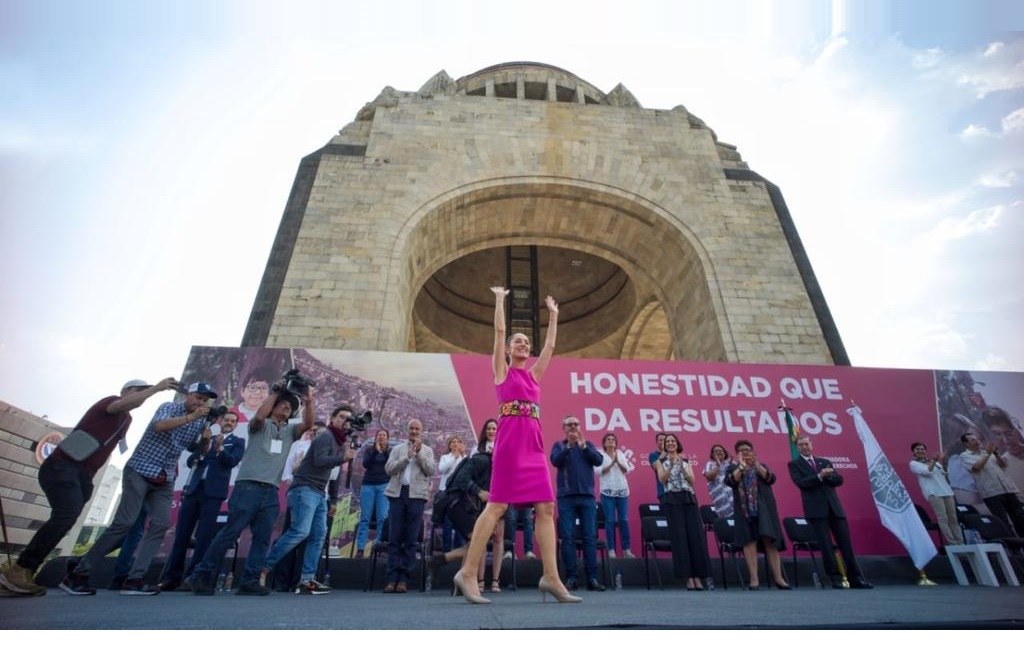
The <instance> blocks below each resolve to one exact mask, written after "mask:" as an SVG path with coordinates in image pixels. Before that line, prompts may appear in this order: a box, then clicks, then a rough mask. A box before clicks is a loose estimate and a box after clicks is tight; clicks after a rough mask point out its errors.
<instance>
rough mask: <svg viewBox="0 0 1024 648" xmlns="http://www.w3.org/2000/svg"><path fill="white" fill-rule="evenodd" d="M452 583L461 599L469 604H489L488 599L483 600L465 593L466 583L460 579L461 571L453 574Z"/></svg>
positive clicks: (477, 595)
mask: <svg viewBox="0 0 1024 648" xmlns="http://www.w3.org/2000/svg"><path fill="white" fill-rule="evenodd" d="M452 581H454V582H455V587H457V588H458V589H459V593H460V594H462V596H463V598H465V599H466V600H467V601H469V602H470V603H476V604H477V605H486V604H488V603H490V602H491V601H490V600H489V599H485V598H484V597H482V596H480V595H479V594H470V593H469V592H467V591H466V581H465V579H463V578H462V570H461V569H460V570H459V571H457V572H455V576H454V577H453V578H452Z"/></svg>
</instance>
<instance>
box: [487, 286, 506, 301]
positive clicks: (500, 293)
mask: <svg viewBox="0 0 1024 648" xmlns="http://www.w3.org/2000/svg"><path fill="white" fill-rule="evenodd" d="M491 292H492V293H494V294H495V296H497V297H501V298H502V299H504V298H505V297H507V296H508V288H505V287H504V286H491Z"/></svg>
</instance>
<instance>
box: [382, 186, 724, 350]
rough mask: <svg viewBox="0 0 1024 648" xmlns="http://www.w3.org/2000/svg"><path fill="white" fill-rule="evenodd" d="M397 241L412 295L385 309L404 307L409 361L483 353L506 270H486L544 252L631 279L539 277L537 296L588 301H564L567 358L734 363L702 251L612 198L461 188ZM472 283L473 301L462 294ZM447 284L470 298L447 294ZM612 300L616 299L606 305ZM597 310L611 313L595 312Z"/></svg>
mask: <svg viewBox="0 0 1024 648" xmlns="http://www.w3.org/2000/svg"><path fill="white" fill-rule="evenodd" d="M400 239H401V240H402V242H403V243H402V245H401V246H400V247H401V254H399V255H396V257H397V258H398V259H401V260H402V261H401V262H402V267H401V269H400V270H401V272H400V275H401V279H400V283H401V285H402V290H403V291H404V293H405V294H392V295H389V296H388V299H390V300H394V302H395V305H396V306H398V307H399V310H400V316H399V320H400V321H404V322H407V323H408V326H407V327H403V328H404V330H405V331H406V332H407V334H408V339H407V344H406V348H407V350H415V351H434V352H477V353H487V352H488V351H489V348H490V344H491V320H492V310H493V302H492V300H491V299H490V292H489V291H488V287H489V286H490V285H493V284H495V283H498V284H502V283H504V267H503V266H501V265H500V264H496V263H491V264H488V263H486V262H485V261H486V259H487V258H488V255H491V257H492V258H493V256H494V254H495V252H496V251H498V250H500V249H503V248H504V246H510V245H536V246H542V249H547V250H551V251H552V252H551V254H552V256H553V258H555V259H556V261H555V262H557V260H558V255H559V254H561V255H562V259H563V260H564V259H565V258H568V257H569V256H571V255H572V254H579V255H584V258H594V259H597V260H600V262H601V266H602V270H603V271H605V272H606V273H607V271H608V270H609V269H612V270H613V271H618V272H620V273H622V274H623V275H624V277H623V278H622V281H621V283H615V282H614V281H611V280H609V281H606V282H602V281H595V282H589V283H588V282H587V281H582V282H580V281H578V280H576V279H574V278H573V277H570V276H566V275H564V274H559V275H557V276H543V274H542V276H541V277H540V282H541V285H540V293H541V294H546V293H549V292H550V293H551V294H553V295H556V296H557V295H559V292H560V290H559V289H560V288H562V289H563V290H562V292H563V294H564V289H565V288H566V286H568V285H571V284H573V282H574V281H575V283H576V284H578V285H579V286H582V287H583V288H584V290H582V291H577V292H579V293H580V294H581V295H582V296H581V297H577V295H576V294H575V293H574V294H572V295H570V296H569V297H570V298H569V299H568V300H567V301H566V300H564V299H563V301H562V307H561V315H560V318H559V320H560V326H559V352H560V354H563V355H570V356H581V357H610V358H644V359H665V358H667V357H676V358H680V359H688V360H703V361H724V360H729V359H732V358H734V357H735V352H734V350H733V348H732V345H731V344H730V343H729V336H728V335H723V329H727V323H726V320H725V318H724V317H723V316H721V315H720V313H721V311H722V309H721V308H720V307H718V302H719V299H718V296H717V295H716V294H715V291H714V286H715V282H714V281H713V278H712V279H710V280H709V275H713V272H711V270H710V263H709V262H708V261H707V255H706V254H705V253H704V251H703V250H702V248H701V246H700V244H699V242H696V240H695V237H693V235H692V234H691V233H690V232H689V231H688V230H687V229H686V228H685V226H683V225H681V224H679V219H678V218H677V217H676V216H674V215H671V214H667V213H663V212H662V211H661V210H659V209H658V207H657V206H656V205H652V204H650V203H648V202H646V201H644V200H642V199H640V198H637V197H635V196H629V195H627V194H626V193H625V192H621V191H619V190H616V189H614V188H610V187H606V186H599V185H594V184H592V183H587V182H583V181H579V180H567V179H562V178H522V179H502V180H496V181H491V182H482V183H477V184H473V185H469V186H465V187H460V188H458V189H456V190H453V191H451V192H449V193H447V194H445V195H443V196H440V197H438V198H437V199H435V200H433V201H431V202H430V203H428V204H427V205H424V206H423V208H421V209H420V210H418V211H417V213H415V214H413V215H412V216H411V217H410V218H409V219H408V220H407V221H406V223H405V225H404V227H403V228H402V232H401V235H400ZM474 258H475V259H479V260H480V261H481V263H480V265H481V266H482V267H473V265H472V264H470V266H469V267H467V266H466V264H465V262H463V264H462V267H459V262H460V260H465V259H474ZM593 265H597V264H593ZM446 268H447V271H446ZM453 268H454V269H453ZM581 271H582V272H584V273H585V272H587V271H588V270H587V268H586V267H583V268H582V269H581ZM467 272H472V273H473V276H466V273H467ZM566 272H567V273H568V272H569V270H568V268H567V269H566ZM439 273H440V274H445V276H444V278H443V279H440V280H439V279H438V274H439ZM549 274H550V273H549ZM612 274H614V272H613V273H612ZM474 282H475V283H476V285H477V290H475V291H470V290H465V287H468V286H471V285H472V284H473V283H474ZM449 284H454V285H457V286H459V287H460V288H462V289H460V290H448V286H449ZM616 290H617V291H618V292H617V293H615V295H614V299H609V295H608V294H607V293H610V292H614V291H616ZM437 292H440V293H441V295H440V296H439V295H438V294H433V293H437ZM595 302H601V303H602V304H603V306H604V307H603V308H593V306H594V304H595ZM609 320H611V322H609ZM595 331H597V332H599V333H600V335H594V332H595ZM576 338H579V339H582V340H584V342H583V343H579V342H578V341H576Z"/></svg>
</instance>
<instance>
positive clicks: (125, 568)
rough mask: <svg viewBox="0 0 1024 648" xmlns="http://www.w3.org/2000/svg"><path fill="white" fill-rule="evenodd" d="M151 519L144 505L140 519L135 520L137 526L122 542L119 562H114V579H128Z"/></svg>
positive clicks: (130, 530)
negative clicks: (147, 521) (136, 552)
mask: <svg viewBox="0 0 1024 648" xmlns="http://www.w3.org/2000/svg"><path fill="white" fill-rule="evenodd" d="M147 517H149V511H147V510H146V505H145V504H143V505H142V510H141V511H139V517H137V518H135V524H133V525H132V528H130V529H128V535H126V536H125V537H124V540H122V541H121V551H120V552H118V554H117V560H115V561H114V578H115V579H117V578H120V579H122V580H124V579H126V578H128V573H129V572H130V571H131V570H132V563H133V562H135V550H136V549H138V548H139V543H140V542H142V536H143V534H144V533H145V532H146V518H147Z"/></svg>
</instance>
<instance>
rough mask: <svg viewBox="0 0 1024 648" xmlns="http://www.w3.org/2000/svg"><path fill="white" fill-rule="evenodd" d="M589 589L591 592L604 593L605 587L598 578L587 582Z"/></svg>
mask: <svg viewBox="0 0 1024 648" xmlns="http://www.w3.org/2000/svg"><path fill="white" fill-rule="evenodd" d="M587 589H588V590H590V591H591V592H603V591H604V585H602V584H601V581H599V580H597V579H596V578H591V579H590V580H589V581H587Z"/></svg>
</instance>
